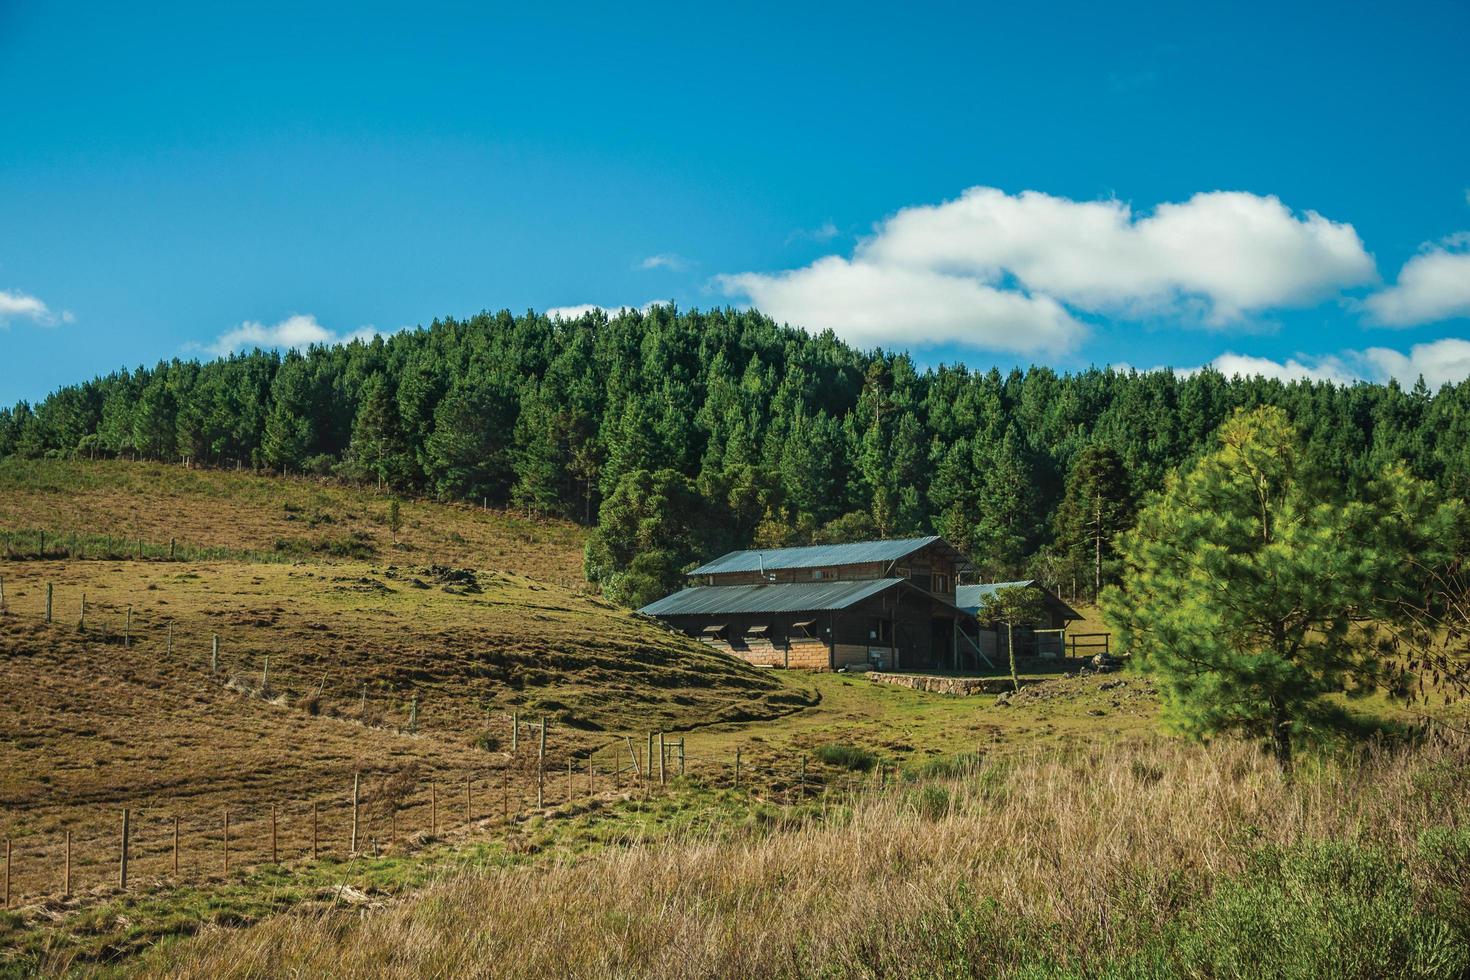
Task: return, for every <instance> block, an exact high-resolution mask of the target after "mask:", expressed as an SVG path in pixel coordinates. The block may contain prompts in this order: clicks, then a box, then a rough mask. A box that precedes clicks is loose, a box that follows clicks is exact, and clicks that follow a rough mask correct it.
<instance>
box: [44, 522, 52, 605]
mask: <svg viewBox="0 0 1470 980" xmlns="http://www.w3.org/2000/svg"><path fill="white" fill-rule="evenodd" d="M42 535H43V536H44V535H45V532H44V531H43V532H42ZM46 622H48V623H49V622H51V583H50V582H47V583H46Z"/></svg>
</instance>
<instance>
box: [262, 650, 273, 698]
mask: <svg viewBox="0 0 1470 980" xmlns="http://www.w3.org/2000/svg"><path fill="white" fill-rule="evenodd" d="M270 680H271V655H270V654H266V655H265V666H263V667H261V668H260V696H261V697H265V694H266V690H267V689H268V688H269V687H270Z"/></svg>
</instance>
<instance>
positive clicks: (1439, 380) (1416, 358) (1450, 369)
mask: <svg viewBox="0 0 1470 980" xmlns="http://www.w3.org/2000/svg"><path fill="white" fill-rule="evenodd" d="M1358 356H1359V357H1360V358H1361V359H1362V360H1363V361H1364V363H1365V364H1367V365H1369V366H1370V368H1371V369H1372V370H1373V371H1374V372H1376V374H1377V376H1378V380H1384V381H1386V380H1388V379H1389V378H1396V379H1398V381H1399V383H1400V384H1406V385H1407V384H1413V383H1414V381H1415V380H1417V379H1418V378H1420V377H1423V378H1424V383H1425V384H1427V385H1429V387H1430V388H1438V387H1439V386H1440V385H1443V384H1446V383H1450V382H1460V381H1464V380H1465V379H1466V378H1470V340H1461V339H1459V338H1458V337H1446V338H1444V339H1443V340H1435V341H1430V342H1429V343H1425V344H1415V345H1414V346H1413V347H1411V348H1409V353H1408V354H1401V353H1399V352H1398V351H1396V350H1389V349H1388V348H1386V347H1370V348H1368V349H1367V350H1365V351H1362V352H1361V353H1360V354H1359V355H1358Z"/></svg>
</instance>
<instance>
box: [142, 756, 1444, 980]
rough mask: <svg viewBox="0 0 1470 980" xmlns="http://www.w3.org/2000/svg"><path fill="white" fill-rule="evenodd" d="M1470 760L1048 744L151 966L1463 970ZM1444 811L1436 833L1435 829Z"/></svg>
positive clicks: (885, 971) (282, 927)
mask: <svg viewBox="0 0 1470 980" xmlns="http://www.w3.org/2000/svg"><path fill="white" fill-rule="evenodd" d="M1466 759H1467V755H1466V752H1465V750H1464V749H1463V748H1462V747H1458V746H1443V745H1440V746H1429V747H1424V748H1421V749H1418V750H1414V751H1412V752H1410V751H1389V750H1386V749H1374V750H1371V751H1368V752H1366V753H1364V754H1363V755H1362V756H1361V757H1359V758H1356V759H1354V760H1351V761H1348V762H1343V763H1323V764H1321V765H1318V764H1304V765H1303V766H1302V767H1300V768H1299V769H1298V771H1297V773H1296V776H1295V777H1294V778H1290V779H1288V778H1287V777H1286V776H1284V775H1283V774H1282V773H1281V771H1280V770H1278V769H1277V768H1276V766H1275V765H1274V763H1272V762H1270V761H1269V760H1267V759H1265V758H1263V757H1262V756H1261V755H1260V754H1259V753H1258V752H1257V751H1256V750H1255V749H1253V748H1250V747H1248V746H1244V745H1240V744H1232V743H1219V744H1216V745H1213V746H1209V747H1197V746H1185V745H1180V744H1176V743H1164V742H1160V743H1156V744H1152V745H1149V746H1145V747H1141V748H1100V749H1096V750H1092V751H1083V752H1080V753H1079V752H1062V751H1050V752H1042V751H1038V752H1036V753H1034V754H1032V755H1030V756H1022V757H1018V758H1015V759H1014V760H1011V761H1009V762H1008V763H1007V764H1005V765H1000V766H997V765H988V766H984V767H981V768H980V769H978V770H972V773H973V774H971V775H967V776H963V777H958V778H954V779H947V780H943V781H939V782H935V781H931V782H923V781H920V782H916V783H907V784H904V783H896V784H895V785H893V786H892V787H891V788H890V789H889V790H888V791H886V792H883V793H875V794H874V795H870V796H868V797H866V798H865V799H862V800H860V801H859V802H858V804H857V805H856V806H855V807H853V808H852V809H851V810H848V809H846V808H835V807H834V808H833V809H832V810H830V811H828V812H827V813H826V814H825V817H826V819H814V820H812V821H810V822H808V823H806V824H805V825H803V826H800V827H798V828H796V829H786V830H782V831H779V832H768V833H767V832H760V831H752V832H750V833H749V834H748V835H747V836H745V837H737V838H735V839H731V838H730V836H729V835H728V834H726V835H725V836H724V837H723V838H722V839H719V840H716V839H714V838H713V837H701V836H698V835H689V836H686V837H684V838H683V839H680V840H677V841H673V842H647V843H643V844H640V845H637V846H632V847H628V848H623V849H614V850H609V851H605V852H602V853H601V854H600V855H598V856H595V857H591V858H587V857H583V858H580V859H570V858H567V859H562V860H561V861H560V862H558V863H551V864H543V865H538V866H533V867H520V868H479V869H473V870H470V871H465V872H462V873H459V874H457V875H456V876H453V877H449V878H446V879H444V880H441V881H439V882H437V883H436V884H434V885H432V886H430V887H429V888H428V889H427V890H426V891H425V892H424V893H422V894H421V895H420V896H418V897H417V898H415V899H413V900H411V901H409V902H406V903H404V904H402V905H400V906H398V907H395V908H392V909H390V910H387V911H385V912H382V913H380V914H374V915H368V916H357V915H355V914H354V915H351V916H348V915H345V914H340V913H329V914H326V915H321V916H314V917H282V918H279V919H275V920H273V921H269V922H267V923H264V924H263V925H261V926H258V927H256V928H253V929H251V930H249V931H246V932H239V933H212V934H207V935H203V936H200V937H198V938H196V939H194V940H191V941H189V942H187V943H185V944H181V945H180V946H177V947H173V948H172V949H170V950H168V951H165V952H166V958H164V959H161V960H159V961H158V962H156V963H155V964H153V966H152V968H154V969H160V970H161V971H162V972H173V971H178V972H183V973H187V974H190V975H223V976H265V975H276V974H289V975H321V974H339V975H340V974H350V975H364V976H378V975H381V976H390V975H391V976H405V975H431V976H471V975H491V974H493V975H497V976H502V975H503V976H528V977H529V976H617V975H639V976H643V975H653V976H776V975H780V976H798V975H800V976H808V975H839V976H847V975H859V976H876V975H893V976H902V975H936V974H941V975H993V974H1005V973H1013V972H1016V971H1022V972H1025V971H1027V970H1034V971H1037V972H1041V973H1046V974H1050V973H1052V972H1054V971H1078V972H1082V973H1097V972H1113V971H1119V972H1131V973H1135V974H1138V975H1174V974H1178V973H1184V974H1194V975H1200V974H1205V975H1209V974H1216V975H1218V974H1219V973H1222V972H1223V973H1227V974H1232V975H1243V974H1244V973H1247V972H1253V971H1254V970H1256V969H1257V968H1258V969H1259V971H1260V972H1261V973H1262V974H1263V975H1272V974H1279V975H1313V974H1315V973H1321V972H1328V973H1332V974H1334V975H1346V976H1365V977H1366V976H1376V975H1382V974H1383V973H1384V972H1385V971H1387V972H1394V973H1399V974H1418V975H1428V976H1435V975H1454V974H1455V973H1456V971H1459V970H1463V969H1465V968H1466V966H1467V964H1466V962H1465V955H1464V949H1465V942H1464V941H1465V936H1466V929H1467V922H1466V919H1465V916H1464V912H1465V909H1464V906H1463V901H1461V902H1460V903H1459V904H1458V905H1457V904H1456V902H1455V901H1454V900H1453V899H1451V900H1450V901H1449V903H1448V904H1444V900H1443V895H1444V894H1448V893H1451V892H1453V891H1454V890H1455V889H1457V888H1458V889H1464V888H1466V887H1467V886H1466V884H1465V883H1466V881H1470V872H1467V870H1466V869H1470V857H1467V855H1470V837H1467V836H1466V834H1465V831H1464V830H1463V829H1460V828H1458V827H1457V825H1456V824H1455V821H1456V820H1457V819H1458V814H1462V813H1465V812H1466V805H1467V803H1470V790H1467V787H1466V785H1465V781H1464V780H1463V779H1461V778H1460V774H1461V773H1463V772H1464V767H1465V763H1466ZM1431 827H1440V828H1444V829H1443V830H1441V831H1439V833H1441V834H1444V835H1448V836H1447V837H1445V838H1444V839H1443V840H1440V839H1438V838H1436V839H1435V841H1436V842H1433V843H1432V846H1431V845H1426V844H1424V843H1423V840H1422V838H1423V837H1424V834H1423V832H1424V831H1425V830H1426V828H1431ZM1324 842H1329V843H1324ZM1436 855H1438V856H1436ZM1445 855H1449V856H1448V857H1445ZM1436 889H1438V890H1437V891H1436ZM1434 895H1440V896H1441V898H1440V900H1439V902H1440V904H1435V901H1434V900H1433V896H1434ZM1461 897H1462V898H1463V893H1462V896H1461ZM1446 909H1448V910H1449V911H1446ZM1456 910H1458V911H1456ZM1457 916H1458V918H1457ZM1257 964H1258V966H1257Z"/></svg>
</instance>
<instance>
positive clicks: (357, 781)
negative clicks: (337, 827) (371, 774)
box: [348, 772, 362, 854]
mask: <svg viewBox="0 0 1470 980" xmlns="http://www.w3.org/2000/svg"><path fill="white" fill-rule="evenodd" d="M361 780H362V773H359V772H355V773H353V774H352V847H351V848H350V849H349V851H348V853H349V854H356V853H357V800H358V795H357V790H358V787H359V786H360V785H361Z"/></svg>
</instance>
